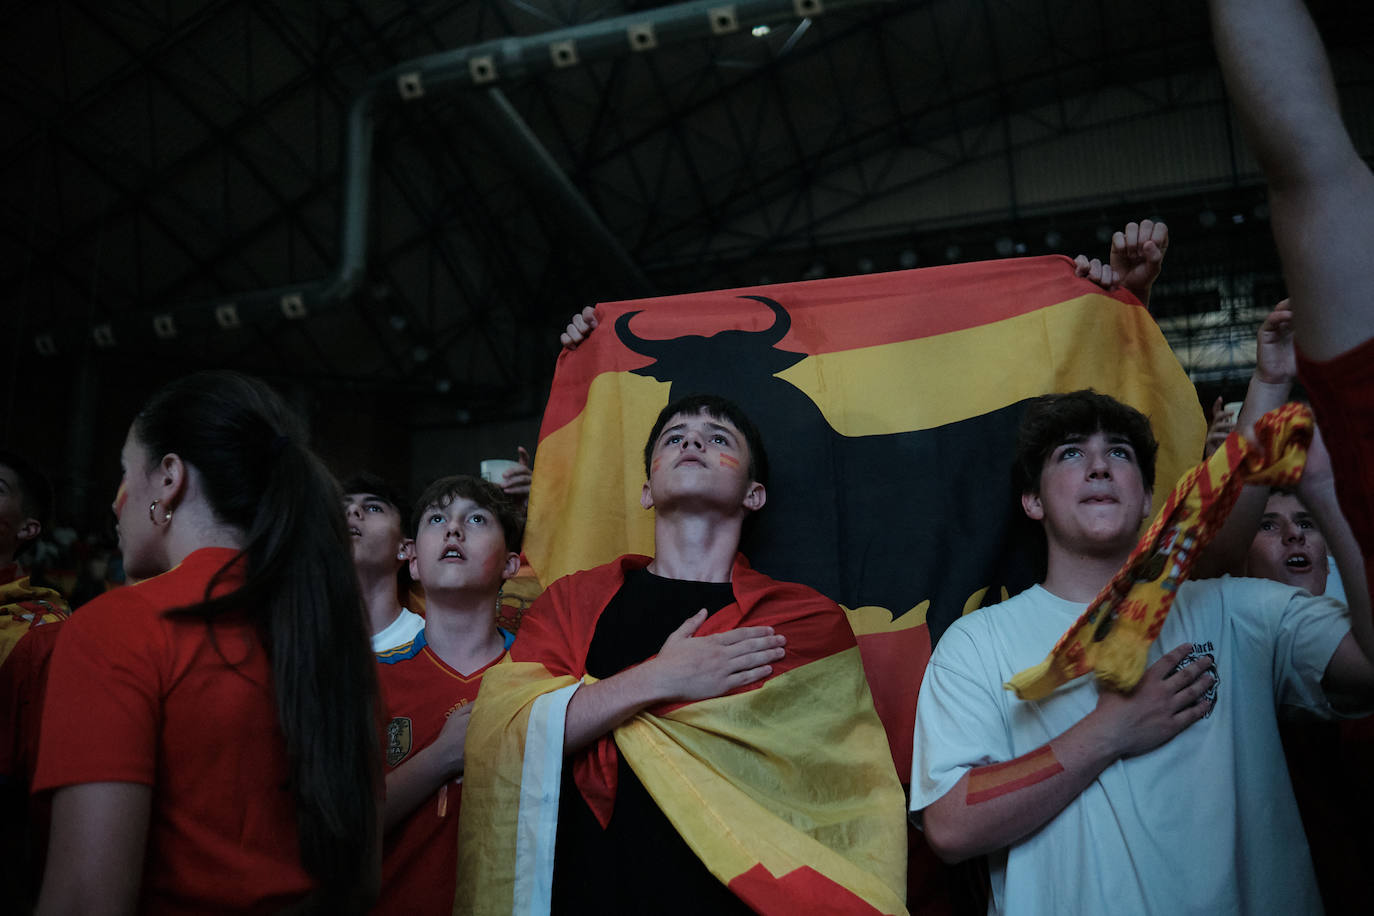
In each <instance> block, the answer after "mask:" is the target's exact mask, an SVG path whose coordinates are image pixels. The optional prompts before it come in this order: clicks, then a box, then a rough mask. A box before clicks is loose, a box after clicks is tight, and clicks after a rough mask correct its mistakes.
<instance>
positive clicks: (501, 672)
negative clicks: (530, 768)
mask: <svg viewBox="0 0 1374 916" xmlns="http://www.w3.org/2000/svg"><path fill="white" fill-rule="evenodd" d="M577 680H578V679H577V678H575V677H572V676H571V675H564V676H562V677H555V676H553V675H551V674H550V673H549V671H548V669H547V668H545V667H544V666H543V665H540V664H536V663H534V662H507V663H506V664H504V665H497V666H495V667H494V668H492V669H491V670H490V671H488V672H487V673H486V675H485V676H484V677H483V678H482V689H481V692H480V693H479V694H478V696H477V702H476V703H474V704H473V707H472V709H473V712H472V718H471V719H470V720H469V722H468V733H467V738H466V739H465V746H466V749H467V750H466V753H465V756H466V760H465V767H464V771H463V807H462V809H461V811H460V813H459V823H458V888H457V892H456V894H455V896H454V903H453V912H454V914H455V916H460V914H468V913H471V914H483V913H491V914H497V913H500V914H502V916H509V914H510V912H511V901H512V900H513V898H514V894H515V877H516V875H515V868H514V865H515V861H514V855H515V842H516V841H515V837H516V828H517V826H518V822H519V817H520V803H521V791H520V789H521V774H522V771H523V761H524V756H525V739H526V735H527V734H528V731H529V720H530V712H531V710H532V709H533V706H534V702H535V700H537V699H539V698H540V697H541V696H543V695H544V694H546V693H552V692H553V691H555V690H558V689H560V688H562V687H567V686H568V685H569V684H573V683H576V682H577ZM474 752H476V753H474Z"/></svg>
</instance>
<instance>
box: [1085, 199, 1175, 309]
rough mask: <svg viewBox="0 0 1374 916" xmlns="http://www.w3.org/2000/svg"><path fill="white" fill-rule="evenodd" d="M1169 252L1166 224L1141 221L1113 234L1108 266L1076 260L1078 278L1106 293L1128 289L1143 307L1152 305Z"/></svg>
mask: <svg viewBox="0 0 1374 916" xmlns="http://www.w3.org/2000/svg"><path fill="white" fill-rule="evenodd" d="M1168 249H1169V227H1168V226H1167V225H1165V224H1164V223H1163V222H1155V221H1154V220H1149V219H1145V220H1141V221H1140V222H1139V223H1136V222H1130V223H1127V224H1126V226H1125V228H1123V229H1121V230H1120V231H1118V232H1115V233H1113V234H1112V247H1111V249H1110V250H1109V251H1108V253H1107V263H1105V264H1104V263H1102V262H1101V261H1099V260H1098V259H1097V258H1092V259H1089V258H1088V256H1087V255H1084V254H1080V255H1079V256H1078V257H1076V258H1074V266H1075V269H1076V272H1077V273H1078V276H1080V277H1087V278H1088V279H1089V280H1092V281H1093V282H1094V283H1096V284H1098V285H1099V286H1101V287H1102V288H1103V289H1106V290H1113V289H1117V288H1118V287H1124V288H1125V289H1128V290H1130V291H1131V293H1132V295H1134V296H1135V297H1136V298H1137V299H1139V300H1140V304H1141V305H1144V306H1146V307H1147V308H1148V307H1149V305H1150V289H1151V288H1152V287H1153V286H1154V285H1155V280H1157V279H1159V272H1160V270H1161V269H1162V268H1163V266H1164V253H1165V252H1166V251H1168Z"/></svg>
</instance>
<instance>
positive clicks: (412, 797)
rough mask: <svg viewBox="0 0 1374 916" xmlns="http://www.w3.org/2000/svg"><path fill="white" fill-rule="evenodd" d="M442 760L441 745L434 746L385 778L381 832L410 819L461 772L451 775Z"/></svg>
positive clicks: (390, 829) (424, 750)
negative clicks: (441, 787) (384, 800)
mask: <svg viewBox="0 0 1374 916" xmlns="http://www.w3.org/2000/svg"><path fill="white" fill-rule="evenodd" d="M451 770H452V768H451V767H450V766H448V765H447V764H446V763H445V761H444V760H443V754H442V752H441V750H440V747H439V745H438V744H437V743H436V744H431V745H429V746H428V747H426V748H424V749H423V750H421V751H419V752H418V753H416V755H415V756H414V757H412V758H411V759H409V760H407V761H406V762H405V763H403V764H401V765H400V766H398V767H397V768H396V769H394V770H392V771H391V772H390V773H387V774H386V804H385V806H384V807H383V818H382V829H383V831H384V832H386V833H390V832H391V831H392V829H394V828H395V827H396V826H397V825H399V824H400V823H401V822H402V821H404V820H405V819H406V818H407V817H409V816H410V814H411V812H413V811H414V810H415V809H416V808H418V807H420V805H421V804H423V803H424V802H425V801H426V800H428V799H429V798H430V797H431V796H433V795H434V793H435V792H436V791H438V789H439V787H440V786H442V785H443V784H444V783H446V782H447V781H448V780H450V779H452V778H454V777H455V776H459V775H462V770H461V769H459V770H458V771H457V772H452V771H451Z"/></svg>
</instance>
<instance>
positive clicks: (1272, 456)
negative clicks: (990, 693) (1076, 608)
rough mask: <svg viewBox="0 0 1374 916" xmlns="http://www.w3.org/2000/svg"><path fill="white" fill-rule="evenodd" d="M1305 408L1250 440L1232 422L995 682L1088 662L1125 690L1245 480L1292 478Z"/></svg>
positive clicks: (1306, 424)
mask: <svg viewBox="0 0 1374 916" xmlns="http://www.w3.org/2000/svg"><path fill="white" fill-rule="evenodd" d="M1312 429H1313V420H1312V411H1311V410H1310V409H1309V408H1307V407H1306V406H1305V405H1302V404H1285V405H1283V406H1282V407H1280V408H1278V409H1276V410H1272V411H1270V412H1269V413H1267V414H1265V415H1264V416H1263V417H1261V418H1260V419H1259V422H1257V423H1256V424H1255V438H1256V442H1254V443H1251V442H1249V441H1248V440H1246V439H1245V438H1244V437H1242V436H1241V435H1240V433H1239V432H1234V433H1232V434H1231V435H1230V437H1229V438H1227V440H1226V442H1225V443H1224V444H1223V445H1222V447H1221V448H1219V449H1217V451H1216V452H1214V453H1213V454H1212V457H1211V458H1209V459H1207V460H1206V461H1204V462H1203V463H1202V464H1200V465H1198V466H1197V467H1195V468H1193V469H1192V470H1191V471H1189V472H1188V473H1186V474H1184V475H1183V477H1182V478H1180V480H1179V482H1178V484H1177V485H1176V486H1175V487H1174V489H1173V491H1172V492H1171V493H1170V494H1169V498H1168V499H1167V500H1165V502H1164V507H1163V508H1162V509H1160V511H1159V514H1158V515H1157V516H1156V517H1155V519H1154V521H1153V522H1152V523H1151V524H1150V527H1149V529H1148V530H1147V531H1146V532H1145V536H1144V537H1142V538H1141V539H1140V542H1139V543H1138V544H1136V546H1135V548H1134V549H1133V550H1132V551H1131V555H1130V557H1128V558H1127V560H1126V563H1125V565H1123V566H1122V567H1121V570H1120V571H1119V572H1117V574H1116V575H1115V576H1113V577H1112V580H1111V582H1109V583H1107V586H1106V587H1105V588H1103V589H1102V591H1101V592H1100V593H1099V594H1098V595H1097V597H1096V598H1094V599H1093V601H1092V603H1091V604H1089V605H1088V608H1087V610H1086V611H1084V612H1083V616H1081V617H1080V618H1079V619H1078V621H1077V622H1076V623H1075V624H1074V625H1073V626H1072V627H1071V628H1070V629H1069V631H1068V632H1067V633H1065V634H1064V635H1063V636H1062V637H1060V639H1059V642H1058V643H1056V644H1055V647H1054V650H1053V651H1052V652H1051V653H1050V655H1049V657H1048V658H1046V659H1045V660H1044V661H1043V662H1041V663H1040V664H1038V665H1036V666H1035V667H1033V668H1027V669H1026V670H1025V671H1022V672H1020V673H1018V674H1017V675H1016V676H1015V677H1013V678H1012V679H1011V680H1010V681H1008V682H1007V683H1006V684H1005V685H1004V686H1005V687H1006V688H1007V689H1008V690H1014V691H1016V695H1017V696H1018V697H1019V698H1021V699H1023V700H1039V699H1042V698H1043V697H1046V696H1049V695H1050V694H1051V693H1052V692H1054V691H1055V690H1056V689H1057V688H1059V687H1060V686H1061V685H1063V684H1066V683H1068V682H1069V681H1071V680H1073V679H1074V678H1077V677H1080V676H1082V675H1084V674H1087V673H1088V672H1089V671H1096V672H1097V677H1098V679H1099V680H1100V681H1103V682H1104V683H1106V684H1108V685H1109V686H1111V687H1113V688H1115V689H1117V690H1121V691H1129V690H1131V689H1132V688H1134V687H1135V685H1136V683H1137V682H1138V681H1139V680H1140V677H1141V675H1143V674H1144V673H1145V662H1146V657H1147V654H1148V652H1149V649H1150V645H1151V644H1152V643H1153V642H1154V641H1155V639H1156V638H1157V637H1158V636H1159V631H1160V629H1161V628H1162V627H1163V626H1164V619H1165V618H1166V617H1167V616H1168V614H1169V608H1170V607H1171V606H1172V604H1173V600H1174V595H1175V594H1176V593H1177V591H1178V586H1179V583H1181V582H1182V581H1183V580H1184V579H1186V578H1187V577H1188V572H1189V571H1190V570H1191V569H1192V566H1193V564H1194V562H1196V559H1197V556H1198V554H1199V553H1200V552H1201V551H1202V549H1203V548H1204V547H1205V546H1206V545H1207V544H1208V542H1209V541H1211V539H1212V537H1213V536H1214V535H1215V534H1216V533H1217V531H1218V530H1220V528H1221V526H1222V524H1223V523H1224V522H1225V521H1226V516H1227V515H1228V514H1229V513H1230V511H1231V508H1232V507H1233V506H1234V505H1235V503H1236V499H1237V497H1239V496H1240V491H1241V489H1242V488H1243V487H1244V486H1245V485H1246V484H1263V485H1268V486H1277V487H1291V486H1294V485H1295V484H1296V483H1297V482H1298V480H1299V479H1300V478H1301V477H1302V470H1303V465H1304V464H1305V463H1306V460H1307V447H1308V445H1309V444H1310V443H1311V441H1312Z"/></svg>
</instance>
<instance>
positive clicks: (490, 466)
mask: <svg viewBox="0 0 1374 916" xmlns="http://www.w3.org/2000/svg"><path fill="white" fill-rule="evenodd" d="M520 466H521V465H520V462H518V461H511V460H510V459H509V458H483V459H482V479H483V480H486V481H489V482H491V483H494V484H496V485H497V486H498V487H499V486H501V485H502V484H504V483H505V482H506V471H508V470H510V469H511V468H518V467H520Z"/></svg>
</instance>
